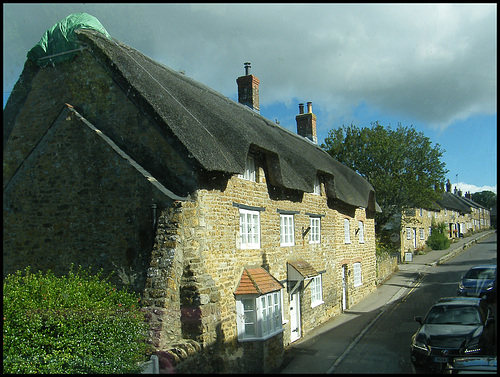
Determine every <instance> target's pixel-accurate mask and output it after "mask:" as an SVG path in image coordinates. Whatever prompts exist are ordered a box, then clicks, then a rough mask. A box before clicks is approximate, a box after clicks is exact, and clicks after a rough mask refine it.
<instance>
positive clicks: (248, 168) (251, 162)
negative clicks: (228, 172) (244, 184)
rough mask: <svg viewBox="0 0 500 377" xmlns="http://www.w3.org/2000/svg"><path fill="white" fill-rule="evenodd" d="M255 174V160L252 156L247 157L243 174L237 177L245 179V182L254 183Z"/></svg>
mask: <svg viewBox="0 0 500 377" xmlns="http://www.w3.org/2000/svg"><path fill="white" fill-rule="evenodd" d="M256 176H257V174H256V172H255V159H254V158H253V156H248V157H247V160H246V162H245V172H244V173H243V174H238V177H240V178H242V179H246V180H247V181H252V182H255V181H256Z"/></svg>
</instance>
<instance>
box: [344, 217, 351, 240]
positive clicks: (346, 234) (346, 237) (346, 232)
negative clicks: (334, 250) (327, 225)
mask: <svg viewBox="0 0 500 377" xmlns="http://www.w3.org/2000/svg"><path fill="white" fill-rule="evenodd" d="M344 242H345V243H350V242H351V236H350V234H349V219H344Z"/></svg>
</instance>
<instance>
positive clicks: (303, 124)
mask: <svg viewBox="0 0 500 377" xmlns="http://www.w3.org/2000/svg"><path fill="white" fill-rule="evenodd" d="M295 120H296V121H297V134H298V135H300V136H302V137H306V138H308V139H309V140H311V141H312V142H313V143H314V144H318V137H317V136H316V115H314V114H313V112H312V102H307V113H306V114H304V104H303V103H299V115H297V116H296V117H295Z"/></svg>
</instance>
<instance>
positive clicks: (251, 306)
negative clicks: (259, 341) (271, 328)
mask: <svg viewBox="0 0 500 377" xmlns="http://www.w3.org/2000/svg"><path fill="white" fill-rule="evenodd" d="M242 303H243V311H244V317H245V319H244V321H245V337H247V336H250V337H252V336H256V335H257V332H256V320H255V300H253V299H245V300H242Z"/></svg>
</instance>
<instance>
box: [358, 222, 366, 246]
mask: <svg viewBox="0 0 500 377" xmlns="http://www.w3.org/2000/svg"><path fill="white" fill-rule="evenodd" d="M358 236H359V243H365V227H364V224H363V222H362V221H358Z"/></svg>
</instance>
